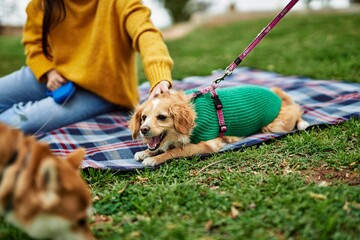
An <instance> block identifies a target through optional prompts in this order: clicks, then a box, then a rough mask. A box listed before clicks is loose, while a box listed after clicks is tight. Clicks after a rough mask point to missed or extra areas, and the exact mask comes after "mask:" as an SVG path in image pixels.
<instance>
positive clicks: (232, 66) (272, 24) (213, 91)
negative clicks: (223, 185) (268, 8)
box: [190, 0, 299, 137]
mask: <svg viewBox="0 0 360 240" xmlns="http://www.w3.org/2000/svg"><path fill="white" fill-rule="evenodd" d="M298 1H299V0H291V1H290V2H289V3H288V4H287V5H286V6H285V7H284V9H283V10H282V11H281V12H280V13H279V14H278V15H277V16H276V17H275V18H274V19H273V20H272V21H271V22H270V23H269V24H268V25H267V26H266V27H265V28H263V29H262V30H261V32H260V33H259V34H258V35H257V36H256V38H255V39H254V40H253V41H252V42H251V43H250V45H249V46H248V47H247V48H246V49H245V50H244V51H243V52H242V53H241V54H240V55H239V56H238V57H237V58H236V59H235V60H234V61H233V62H232V63H231V64H230V65H229V66H228V67H227V68H226V69H225V73H224V75H222V76H221V77H219V78H217V79H216V80H214V81H213V83H212V84H211V85H210V86H209V87H207V88H204V89H203V90H199V91H196V92H194V93H192V94H191V95H190V98H192V99H193V98H196V97H198V96H200V95H202V94H205V93H208V92H210V93H211V97H212V98H213V100H214V105H215V109H216V112H217V115H218V121H219V137H223V136H224V134H225V132H226V130H227V126H226V124H225V118H224V114H223V111H222V107H223V106H222V103H221V101H220V98H219V96H218V94H217V92H216V88H217V85H218V84H219V83H220V82H221V81H222V80H224V79H225V78H226V77H227V76H229V75H231V74H232V72H233V71H234V69H235V68H236V67H237V66H239V64H240V63H241V62H242V61H243V60H244V58H245V57H246V56H247V55H248V54H249V53H250V52H251V51H252V50H253V49H254V48H255V47H256V46H257V45H258V43H259V42H260V41H261V40H262V39H263V38H264V37H265V36H266V35H267V34H268V33H269V32H270V31H271V29H273V28H274V27H275V26H276V24H277V23H278V22H279V21H280V20H281V19H282V18H283V17H284V16H285V15H286V14H287V13H288V12H289V11H290V10H291V9H292V8H293V7H294V5H295V4H296V3H297V2H298Z"/></svg>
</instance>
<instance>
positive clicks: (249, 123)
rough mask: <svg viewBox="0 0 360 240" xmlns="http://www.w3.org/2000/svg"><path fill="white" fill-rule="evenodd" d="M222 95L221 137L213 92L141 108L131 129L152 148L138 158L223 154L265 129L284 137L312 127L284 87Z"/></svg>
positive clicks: (152, 160) (152, 162)
mask: <svg viewBox="0 0 360 240" xmlns="http://www.w3.org/2000/svg"><path fill="white" fill-rule="evenodd" d="M216 91H217V94H218V96H219V100H220V101H222V102H223V106H222V107H223V115H224V118H225V124H226V127H227V129H228V130H227V131H226V132H225V134H224V135H225V136H223V137H219V125H218V116H217V110H216V109H215V106H214V103H213V102H214V99H213V97H212V96H211V95H210V93H207V94H203V95H202V96H200V97H195V98H193V97H192V96H191V94H192V93H193V92H195V90H194V91H190V92H187V93H186V92H184V91H175V90H170V91H169V92H167V93H163V94H161V95H159V96H157V97H155V98H152V99H148V100H146V101H145V102H144V103H143V104H140V105H138V106H136V107H135V110H134V112H133V114H132V116H131V118H130V121H129V129H130V130H131V132H132V138H133V139H136V138H138V137H139V136H140V137H141V139H142V141H143V142H144V143H146V144H147V146H148V148H147V149H146V150H144V151H140V152H137V153H136V154H135V156H134V158H135V160H137V161H143V162H142V163H143V164H144V165H146V166H156V165H159V164H162V163H164V162H165V161H167V160H170V159H173V158H181V157H189V156H192V155H197V154H206V153H215V152H218V151H219V150H220V149H221V148H222V147H223V146H224V145H225V144H228V143H234V142H238V141H240V140H241V139H242V138H243V137H246V136H248V135H251V134H254V133H256V132H259V131H262V132H273V133H282V132H290V131H291V130H292V129H293V128H294V127H295V126H297V128H298V129H299V130H304V129H306V128H307V127H308V126H309V124H308V123H307V122H306V121H304V120H303V119H302V118H301V116H302V114H303V111H302V110H301V107H300V106H299V105H298V104H296V103H295V102H294V101H293V100H292V99H291V97H290V96H289V95H287V94H286V93H285V92H284V91H282V90H281V89H280V88H272V89H267V88H264V87H260V86H255V85H249V86H247V85H245V86H239V87H231V88H219V89H217V90H216ZM244 106H248V107H247V108H246V109H245V107H244ZM233 108H236V110H234V109H233ZM273 108H274V109H275V110H272V109H273ZM246 114H248V115H249V114H250V116H244V115H246ZM251 114H252V115H251Z"/></svg>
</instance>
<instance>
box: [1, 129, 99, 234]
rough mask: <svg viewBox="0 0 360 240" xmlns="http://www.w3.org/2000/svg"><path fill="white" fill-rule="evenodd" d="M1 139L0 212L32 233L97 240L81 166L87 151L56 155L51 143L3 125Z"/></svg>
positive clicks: (80, 150)
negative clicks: (89, 218) (90, 219)
mask: <svg viewBox="0 0 360 240" xmlns="http://www.w3.org/2000/svg"><path fill="white" fill-rule="evenodd" d="M5 142H6V144H4V143H5ZM0 143H1V145H0V174H1V175H2V178H1V183H0V213H1V215H4V217H5V219H6V220H7V221H9V222H10V223H12V224H14V225H15V226H17V227H19V228H20V229H22V230H23V231H25V232H26V233H27V234H29V235H30V236H31V237H34V238H51V239H56V238H59V239H93V236H92V234H91V231H90V228H89V224H88V222H87V219H88V215H89V213H90V212H89V210H91V195H90V191H89V189H88V187H87V184H86V183H85V181H84V180H83V179H82V177H81V174H80V169H79V167H80V164H81V161H82V160H83V158H84V154H85V150H83V149H77V150H75V151H74V152H72V153H70V154H69V155H68V156H66V157H65V158H61V157H57V156H54V155H53V154H52V153H51V151H50V148H49V146H48V144H45V143H41V142H38V141H36V139H35V138H33V137H31V136H25V135H24V134H22V133H21V132H20V131H18V130H15V129H11V128H9V127H7V126H5V125H2V124H0Z"/></svg>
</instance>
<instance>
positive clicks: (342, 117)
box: [37, 67, 360, 171]
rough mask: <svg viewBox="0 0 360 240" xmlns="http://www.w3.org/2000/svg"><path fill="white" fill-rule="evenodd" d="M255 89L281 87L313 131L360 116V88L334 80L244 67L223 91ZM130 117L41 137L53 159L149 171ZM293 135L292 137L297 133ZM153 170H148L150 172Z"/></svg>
mask: <svg viewBox="0 0 360 240" xmlns="http://www.w3.org/2000/svg"><path fill="white" fill-rule="evenodd" d="M222 74H223V71H214V72H213V73H212V74H211V75H209V76H201V77H199V76H193V77H188V78H185V79H183V80H182V81H174V88H175V89H182V90H186V89H192V88H197V89H203V88H205V87H208V86H209V85H210V84H211V83H212V81H213V80H214V79H216V78H217V77H219V76H220V75H222ZM240 84H255V85H261V86H266V87H273V86H277V87H281V88H282V89H284V90H285V91H286V92H287V93H288V94H289V95H290V96H291V97H292V98H293V99H294V101H295V102H297V103H300V105H301V106H302V107H303V109H304V116H303V119H304V120H306V121H307V122H309V124H310V126H314V125H320V124H330V125H331V124H338V123H341V122H343V121H346V120H349V119H350V118H358V117H359V115H360V84H357V83H347V82H341V81H334V80H330V81H329V80H313V79H309V78H304V77H298V76H289V77H285V76H282V75H279V74H277V73H273V72H264V71H260V70H256V69H250V68H246V67H241V68H237V69H235V71H234V72H233V74H232V75H230V76H228V77H227V78H226V79H225V80H224V81H222V82H221V83H220V85H219V87H231V86H236V85H240ZM148 90H149V84H148V83H144V84H142V85H140V86H139V92H140V96H141V99H140V101H141V102H142V101H144V100H145V99H146V98H147V96H148ZM129 119H130V113H129V112H122V111H116V112H113V113H109V114H103V115H100V116H98V117H95V118H92V119H88V120H86V121H82V122H79V123H75V124H72V125H68V126H66V127H63V128H59V129H56V130H54V131H51V132H48V133H44V134H41V135H38V136H37V137H38V139H39V141H43V142H47V143H49V144H50V147H51V149H52V151H53V153H54V154H56V155H59V156H64V155H66V154H68V153H70V152H72V151H73V150H74V149H76V148H78V147H84V148H86V152H87V155H86V158H85V160H84V161H83V163H82V168H100V169H110V170H114V171H133V170H135V169H143V168H145V167H144V166H143V165H142V164H141V163H140V162H136V161H135V160H134V159H133V156H134V154H135V153H136V152H137V151H140V150H144V149H145V148H146V146H145V145H143V144H142V143H141V142H140V141H139V140H136V141H133V140H132V138H131V132H130V130H129V129H128V128H127V125H128V123H127V122H128V120H129ZM295 131H296V130H294V131H293V132H295ZM283 135H284V134H261V133H259V134H255V135H252V136H249V137H246V138H244V139H243V140H242V141H241V142H237V143H234V144H229V145H227V146H225V147H224V148H223V149H222V150H221V151H227V150H234V149H239V148H242V147H247V146H251V145H255V144H259V143H261V142H264V141H267V140H269V139H272V138H276V137H280V136H283ZM147 168H148V167H147Z"/></svg>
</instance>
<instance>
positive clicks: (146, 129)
mask: <svg viewBox="0 0 360 240" xmlns="http://www.w3.org/2000/svg"><path fill="white" fill-rule="evenodd" d="M149 131H150V127H149V126H147V125H145V126H141V127H140V132H141V133H142V134H144V135H145V134H147V133H148V132H149Z"/></svg>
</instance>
